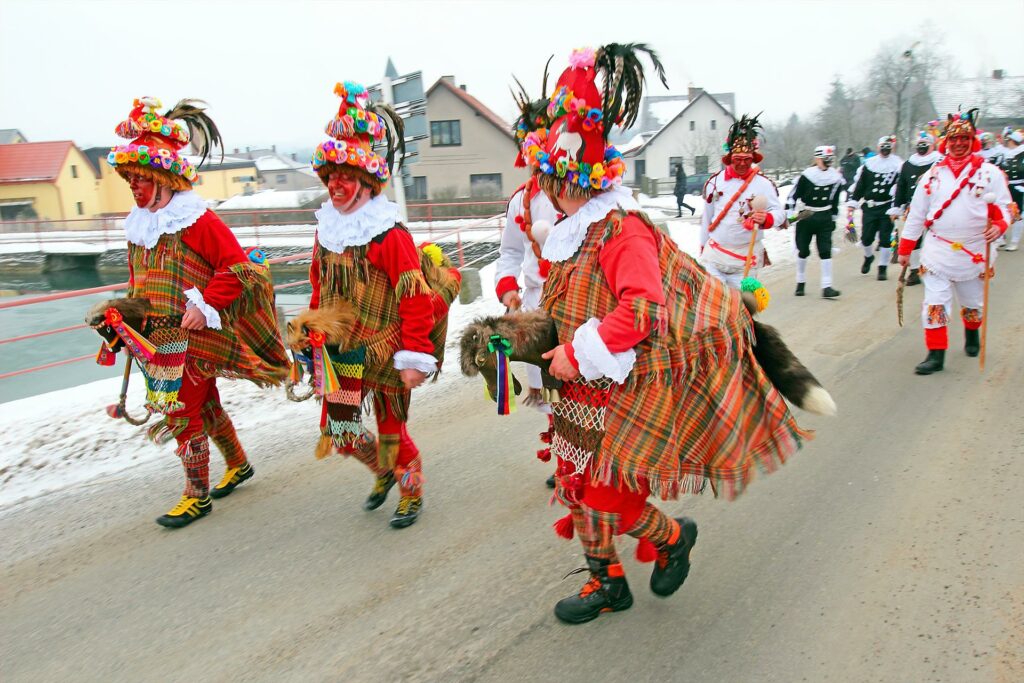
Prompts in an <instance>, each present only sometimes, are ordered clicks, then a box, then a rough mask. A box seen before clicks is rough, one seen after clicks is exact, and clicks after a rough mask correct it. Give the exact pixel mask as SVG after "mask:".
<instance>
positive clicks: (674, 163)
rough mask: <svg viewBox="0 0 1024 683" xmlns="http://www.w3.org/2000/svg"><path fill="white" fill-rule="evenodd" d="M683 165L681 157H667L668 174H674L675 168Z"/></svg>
mask: <svg viewBox="0 0 1024 683" xmlns="http://www.w3.org/2000/svg"><path fill="white" fill-rule="evenodd" d="M682 165H683V158H682V157H669V158H668V174H669V175H670V176H674V175H675V174H676V168H678V167H679V166H682Z"/></svg>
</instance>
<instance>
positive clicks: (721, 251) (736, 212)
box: [700, 166, 786, 289]
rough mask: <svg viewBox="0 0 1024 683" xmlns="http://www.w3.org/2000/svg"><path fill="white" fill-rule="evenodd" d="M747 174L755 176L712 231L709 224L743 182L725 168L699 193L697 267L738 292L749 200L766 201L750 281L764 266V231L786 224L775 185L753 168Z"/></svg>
mask: <svg viewBox="0 0 1024 683" xmlns="http://www.w3.org/2000/svg"><path fill="white" fill-rule="evenodd" d="M750 172H751V173H756V174H757V176H756V177H755V178H754V179H753V180H751V181H750V184H749V185H748V186H747V188H746V189H745V190H743V193H742V194H741V195H740V197H739V198H737V199H736V201H734V202H733V203H732V205H731V206H730V207H729V209H728V213H727V214H726V216H725V217H724V218H723V219H722V220H721V221H720V222H719V223H718V225H717V226H715V229H714V230H713V231H711V230H710V227H711V224H712V223H713V222H714V220H715V218H717V217H718V215H719V214H720V213H721V212H722V211H723V210H724V209H725V206H726V204H728V203H729V200H730V199H732V197H733V196H734V195H735V194H736V193H737V192H738V191H739V189H740V188H741V187H743V183H744V182H745V178H741V177H740V176H738V175H736V174H735V173H734V172H733V170H732V167H731V166H726V167H725V169H723V170H721V171H719V172H718V173H716V174H715V175H713V176H711V177H710V178H709V179H708V182H707V183H706V184H705V185H704V193H703V194H704V202H705V206H704V214H703V215H702V216H701V227H700V245H701V255H700V262H701V265H703V266H704V268H705V269H707V271H708V272H709V273H711V274H712V275H714V276H715V277H716V278H718V279H719V280H721V281H722V282H724V283H726V284H727V285H729V286H730V287H734V288H736V289H739V286H740V280H742V279H743V269H744V266H745V265H746V259H747V252H748V250H749V249H750V231H749V230H747V229H746V228H744V227H743V221H744V220H746V218H747V217H748V216H749V215H750V214H751V213H753V210H752V209H751V208H750V201H751V199H752V198H753V197H755V196H757V195H762V196H764V197H765V198H766V199H767V200H768V206H767V208H766V209H765V211H767V213H768V217H767V219H766V220H765V222H764V227H763V228H762V229H760V230H758V235H757V241H756V243H755V244H754V259H755V263H754V266H753V268H751V270H750V275H751V276H752V277H757V273H758V271H760V269H761V266H763V265H764V241H763V239H764V231H765V230H766V229H768V228H771V227H772V226H781V225H783V224H784V222H785V220H786V214H785V211H784V210H783V207H782V202H781V201H780V200H779V191H778V190H777V189H776V188H775V183H773V182H772V181H771V180H769V179H768V178H766V177H765V176H764V175H763V174H761V172H760V170H759V169H758V168H757V167H754V168H751V170H750Z"/></svg>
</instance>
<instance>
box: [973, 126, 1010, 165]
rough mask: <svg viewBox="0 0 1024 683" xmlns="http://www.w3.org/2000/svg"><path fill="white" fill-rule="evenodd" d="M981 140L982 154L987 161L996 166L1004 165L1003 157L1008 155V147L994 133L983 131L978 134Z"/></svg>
mask: <svg viewBox="0 0 1024 683" xmlns="http://www.w3.org/2000/svg"><path fill="white" fill-rule="evenodd" d="M978 139H980V140H981V152H980V154H981V156H982V158H983V159H985V161H987V162H988V163H990V164H993V165H995V166H1002V164H1003V157H1005V156H1006V148H1005V147H1003V145H1002V143H1001V142H1000V141H999V140H998V139H997V138H996V136H995V135H993V134H992V133H988V132H986V133H981V134H980V135H979V136H978Z"/></svg>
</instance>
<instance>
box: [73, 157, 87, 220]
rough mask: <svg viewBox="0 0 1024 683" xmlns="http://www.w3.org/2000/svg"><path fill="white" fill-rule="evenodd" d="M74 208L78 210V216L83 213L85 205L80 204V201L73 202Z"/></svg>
mask: <svg viewBox="0 0 1024 683" xmlns="http://www.w3.org/2000/svg"><path fill="white" fill-rule="evenodd" d="M71 168H74V166H72V167H71ZM75 209H77V210H78V215H79V216H84V215H85V207H83V206H82V202H75Z"/></svg>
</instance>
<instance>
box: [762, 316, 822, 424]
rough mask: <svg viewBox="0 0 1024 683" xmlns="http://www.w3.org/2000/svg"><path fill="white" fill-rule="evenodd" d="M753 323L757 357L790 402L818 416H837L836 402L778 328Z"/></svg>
mask: <svg viewBox="0 0 1024 683" xmlns="http://www.w3.org/2000/svg"><path fill="white" fill-rule="evenodd" d="M753 322H754V337H755V339H756V342H755V345H754V357H755V358H757V362H758V363H759V364H760V365H761V369H763V370H764V373H765V374H766V375H768V379H769V380H771V383H772V384H774V385H775V388H776V389H778V390H779V392H780V393H781V394H782V395H783V396H785V397H786V398H787V399H788V400H789V402H790V403H792V404H793V405H795V406H797V407H798V408H802V409H803V410H806V411H807V412H809V413H815V414H816V415H835V414H836V402H835V401H834V400H832V396H831V394H829V393H828V392H827V391H826V390H825V388H824V387H823V386H821V383H820V382H818V380H817V379H815V377H814V375H812V374H811V371H810V370H808V369H807V367H806V366H804V364H803V363H801V362H800V359H799V358H797V357H796V356H795V355H794V354H793V352H792V351H790V350H789V347H787V346H786V343H785V342H784V341H782V337H781V336H780V335H779V331H778V330H776V329H775V328H774V327H772V326H771V325H765V324H764V323H761V322H758V321H756V320H755V321H753Z"/></svg>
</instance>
